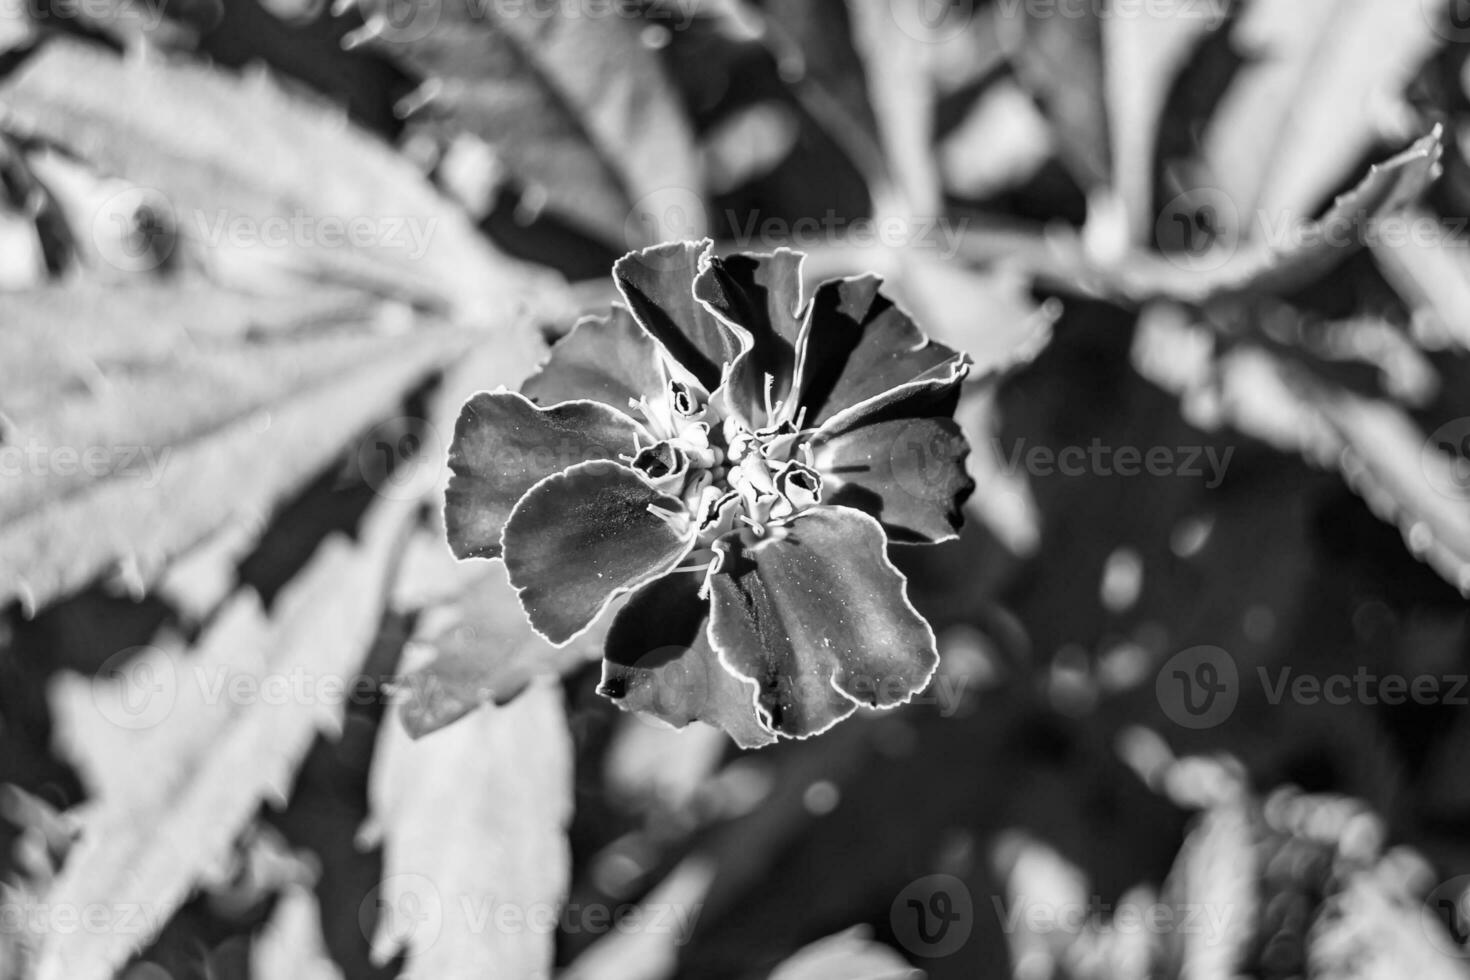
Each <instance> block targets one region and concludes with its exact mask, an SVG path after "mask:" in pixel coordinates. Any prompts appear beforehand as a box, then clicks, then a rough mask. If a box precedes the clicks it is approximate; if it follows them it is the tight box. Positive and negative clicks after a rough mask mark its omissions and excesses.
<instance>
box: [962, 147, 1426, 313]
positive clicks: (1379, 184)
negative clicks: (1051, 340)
mask: <svg viewBox="0 0 1470 980" xmlns="http://www.w3.org/2000/svg"><path fill="white" fill-rule="evenodd" d="M1443 154H1444V146H1443V142H1442V139H1441V134H1440V131H1439V130H1438V129H1437V128H1436V130H1435V131H1434V132H1432V133H1430V134H1429V135H1427V136H1424V137H1422V138H1421V139H1419V140H1418V141H1416V142H1415V143H1414V144H1413V145H1412V146H1410V147H1408V148H1407V149H1405V150H1404V151H1403V152H1402V153H1399V154H1397V155H1396V156H1394V157H1391V158H1390V159H1388V160H1385V161H1383V162H1382V163H1379V164H1376V165H1374V166H1373V167H1371V168H1370V169H1369V171H1368V174H1367V176H1365V177H1364V178H1363V180H1362V181H1360V182H1359V184H1358V185H1357V186H1356V187H1355V188H1353V190H1351V191H1350V192H1348V193H1347V194H1344V195H1342V196H1341V197H1339V198H1338V199H1337V200H1336V201H1334V202H1333V205H1332V207H1331V208H1330V209H1329V210H1328V211H1327V212H1326V213H1325V214H1323V215H1322V216H1321V217H1320V218H1318V219H1316V220H1313V221H1304V220H1301V219H1300V218H1299V217H1296V216H1293V215H1291V214H1289V213H1286V212H1282V213H1281V214H1278V215H1275V216H1274V217H1273V218H1272V222H1273V224H1272V228H1273V230H1274V232H1275V233H1274V234H1272V235H1271V236H1268V239H1267V240H1242V239H1241V238H1239V237H1237V236H1236V235H1235V234H1233V233H1232V234H1224V235H1222V236H1220V238H1219V240H1218V241H1216V242H1215V243H1214V245H1213V246H1212V249H1200V250H1197V251H1190V252H1185V251H1181V252H1177V253H1175V254H1172V255H1166V256H1162V257H1161V256H1158V255H1156V254H1154V253H1150V252H1131V253H1129V254H1127V255H1125V256H1123V257H1121V258H1110V259H1108V260H1107V261H1105V262H1104V261H1099V260H1098V258H1097V257H1095V256H1093V255H1092V254H1090V253H1089V251H1088V250H1087V248H1086V247H1085V246H1084V244H1083V241H1082V239H1081V238H1080V237H1078V236H1076V235H1073V234H1070V233H1066V232H1062V233H1056V232H1051V231H1050V230H1048V231H1046V232H1041V231H1038V232H1035V233H1014V232H1013V233H994V232H990V231H987V230H985V229H980V230H975V231H972V230H970V229H968V228H964V229H961V231H962V235H961V239H960V243H959V246H958V249H959V254H960V255H961V256H963V257H965V258H966V259H969V260H970V261H973V262H981V261H1006V262H1009V263H1010V264H1011V265H1012V266H1014V267H1015V268H1016V269H1018V270H1021V271H1024V272H1027V273H1029V274H1032V275H1034V276H1036V277H1037V279H1038V280H1039V281H1041V282H1042V283H1044V284H1045V285H1047V286H1049V287H1052V288H1057V289H1061V290H1064V291H1067V292H1072V293H1077V294H1081V295H1085V296H1102V297H1107V298H1110V299H1116V300H1118V301H1127V302H1135V303H1136V302H1141V301H1144V300H1149V299H1159V298H1162V299H1172V300H1176V301H1179V302H1182V303H1188V304H1192V305H1205V304H1209V303H1213V302H1217V301H1221V300H1227V299H1238V298H1240V297H1242V296H1248V295H1249V294H1251V293H1261V294H1279V293H1284V292H1289V291H1291V290H1294V289H1298V288H1301V287H1302V286H1305V285H1308V284H1310V283H1312V282H1313V281H1315V280H1316V279H1319V278H1321V277H1323V276H1325V275H1326V274H1327V273H1329V272H1331V271H1332V270H1333V269H1334V268H1335V267H1336V266H1337V265H1338V264H1339V263H1341V262H1342V261H1343V260H1345V259H1346V258H1348V257H1349V256H1350V255H1352V254H1353V253H1354V252H1355V251H1357V250H1358V249H1359V248H1360V247H1362V246H1363V244H1365V242H1364V235H1363V234H1362V232H1363V231H1364V229H1365V228H1368V227H1371V226H1372V223H1373V222H1375V221H1378V220H1380V219H1382V218H1383V217H1384V216H1386V215H1389V214H1393V213H1394V212H1396V211H1398V210H1400V209H1402V208H1404V207H1406V206H1407V205H1409V204H1410V203H1412V202H1413V201H1415V200H1417V199H1418V198H1419V197H1421V196H1422V195H1423V194H1424V193H1425V192H1426V191H1427V190H1428V188H1429V186H1430V185H1431V184H1432V183H1433V181H1434V180H1435V179H1436V178H1437V177H1438V176H1439V172H1440V160H1441V158H1442V156H1443ZM1183 200H1184V199H1182V198H1181V201H1183ZM1209 201H1210V199H1209V198H1208V197H1207V196H1206V197H1202V198H1201V199H1200V201H1199V202H1196V203H1197V204H1198V207H1197V208H1196V209H1195V210H1194V211H1191V209H1190V208H1189V207H1188V206H1185V205H1183V204H1181V206H1180V208H1179V210H1178V211H1177V212H1176V216H1177V217H1178V218H1179V219H1181V220H1182V221H1183V222H1184V223H1186V224H1191V223H1192V222H1193V220H1194V218H1193V217H1192V215H1193V214H1197V213H1198V212H1199V211H1200V210H1202V209H1205V208H1208V207H1210V203H1209ZM1191 226H1192V224H1191Z"/></svg>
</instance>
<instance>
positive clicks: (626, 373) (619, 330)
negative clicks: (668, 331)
mask: <svg viewBox="0 0 1470 980" xmlns="http://www.w3.org/2000/svg"><path fill="white" fill-rule="evenodd" d="M662 357H663V352H662V351H660V350H659V346H658V342H657V341H656V340H654V339H653V338H652V337H650V336H649V335H648V332H647V331H645V330H644V329H643V328H642V327H640V326H639V325H638V322H637V321H636V320H634V319H633V314H631V313H629V312H628V311H627V310H626V309H624V308H623V307H621V306H614V307H613V308H612V310H611V311H610V312H609V313H606V314H604V315H602V316H589V317H584V318H583V319H581V320H579V321H577V325H576V326H575V327H573V328H572V332H571V333H569V334H567V335H566V336H565V337H563V338H562V339H561V340H558V341H557V342H556V344H555V345H553V346H552V348H551V356H550V357H548V358H547V359H546V362H545V363H544V364H542V365H541V367H540V368H539V369H538V370H537V371H536V373H535V374H533V375H531V377H529V378H528V379H526V383H525V384H523V385H521V394H523V395H525V396H526V397H527V398H529V399H531V400H532V401H533V402H536V403H537V404H538V405H555V404H556V403H557V402H565V401H572V400H573V399H578V398H589V399H592V400H593V401H599V402H603V403H605V404H608V405H612V406H614V407H615V408H626V407H627V405H628V403H629V402H630V401H636V400H637V399H639V398H642V397H644V396H645V395H647V396H649V397H659V396H662V395H663V394H664V388H665V386H666V381H665V380H664V373H663V369H662V368H661V367H660V366H659V360H660V359H661V358H662Z"/></svg>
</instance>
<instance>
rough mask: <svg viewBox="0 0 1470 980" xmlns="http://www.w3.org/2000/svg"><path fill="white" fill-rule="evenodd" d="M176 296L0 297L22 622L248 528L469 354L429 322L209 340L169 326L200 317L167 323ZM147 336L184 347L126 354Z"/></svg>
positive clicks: (235, 301) (6, 577)
mask: <svg viewBox="0 0 1470 980" xmlns="http://www.w3.org/2000/svg"><path fill="white" fill-rule="evenodd" d="M173 295H175V294H174V292H173V291H172V290H170V289H169V288H168V287H167V286H164V285H150V286H148V287H146V288H143V289H120V290H90V289H81V290H72V289H68V288H66V287H53V288H51V289H47V290H44V291H41V292H38V293H30V294H23V295H20V296H13V297H11V298H9V299H8V300H7V301H6V305H7V309H8V310H9V311H10V312H11V314H12V317H13V319H12V321H11V324H10V329H11V330H12V331H13V332H9V333H7V338H6V340H5V341H4V342H0V349H3V350H4V352H5V353H9V354H14V355H17V356H15V357H13V358H7V359H5V361H4V363H3V364H0V384H3V393H0V410H3V411H4V412H5V413H6V415H7V417H8V430H9V431H8V433H7V441H8V443H10V444H11V445H12V447H13V453H21V454H23V459H25V460H31V461H32V462H31V463H30V464H25V463H23V464H22V466H21V468H22V470H23V473H22V475H20V476H19V477H17V478H16V479H11V480H7V481H6V482H5V484H4V487H3V492H0V516H3V518H4V520H3V523H0V601H5V600H10V599H14V598H20V599H21V600H22V601H23V602H24V603H25V604H26V605H27V606H29V607H31V608H35V607H36V606H39V605H44V604H46V603H48V602H50V601H52V600H53V599H55V598H57V597H59V596H62V595H65V594H67V593H68V592H71V591H74V590H75V589H77V588H80V587H81V586H83V585H85V584H87V583H88V582H90V581H91V580H92V579H94V578H96V577H97V576H99V575H101V574H103V573H105V572H107V571H108V570H110V569H111V568H112V567H114V565H115V564H116V563H118V562H125V563H126V564H127V565H128V566H129V567H130V569H131V573H132V575H133V576H134V578H135V579H136V583H135V584H137V585H140V586H146V585H147V584H148V583H149V582H151V581H153V580H154V579H155V578H156V577H157V575H158V574H159V572H160V571H161V570H162V569H163V568H164V566H165V565H166V564H167V562H168V561H169V560H170V559H171V558H173V557H174V556H175V555H177V554H179V553H180V552H182V551H184V550H186V549H188V548H190V547H193V546H194V545H196V544H198V543H199V542H201V541H202V540H203V539H204V538H205V537H207V536H208V535H209V534H211V533H213V532H214V531H215V530H217V529H218V528H220V527H221V526H223V525H224V524H226V523H229V522H233V521H240V520H245V521H258V520H260V519H262V518H263V517H264V516H265V515H266V514H267V513H268V512H269V511H270V510H271V508H272V507H274V506H275V505H276V504H277V503H278V502H279V501H280V500H281V499H282V498H283V497H284V496H285V495H286V494H288V493H290V492H292V490H294V489H295V488H296V487H298V486H300V485H301V484H302V483H304V482H305V481H306V480H307V479H308V478H310V477H311V476H313V475H315V474H316V473H317V472H319V471H320V470H321V469H322V468H323V467H324V466H325V465H326V464H327V463H328V462H329V461H330V460H332V459H333V458H334V457H336V456H337V455H338V454H339V453H340V452H341V451H342V448H343V447H344V446H347V445H350V444H351V441H352V439H353V438H354V437H355V436H357V435H359V434H360V433H361V432H363V431H364V430H366V429H367V428H368V427H369V426H370V425H371V424H372V422H373V421H374V420H375V419H378V418H380V417H381V416H382V415H384V414H386V413H387V412H388V411H389V410H390V409H391V407H392V406H393V405H395V404H396V403H397V402H398V401H399V400H400V399H401V398H402V397H403V395H404V394H405V392H406V391H407V390H409V389H410V388H411V387H412V386H414V385H415V384H417V383H418V382H419V381H421V380H422V379H424V378H425V377H427V376H428V374H429V373H430V372H432V371H434V370H435V369H437V368H438V367H440V366H441V365H442V364H444V363H445V362H446V361H448V360H449V359H450V358H452V357H454V356H455V355H456V354H458V353H460V352H461V351H463V350H464V349H465V348H466V347H467V346H468V345H469V340H468V338H467V337H466V335H465V334H464V333H463V332H461V331H457V330H451V329H447V328H444V327H442V326H441V327H439V328H437V329H435V328H428V329H424V330H422V331H421V332H419V333H417V334H398V333H392V332H390V333H387V334H381V333H375V332H371V331H368V332H363V331H361V330H360V329H356V330H353V329H349V330H342V329H340V325H339V329H335V330H328V331H324V332H322V333H320V334H312V333H308V334H307V335H306V336H284V335H283V336H279V337H277V338H275V339H274V340H271V341H268V342H260V343H251V342H249V341H247V340H245V339H243V338H239V339H234V340H225V341H224V342H220V343H217V344H216V343H210V342H209V340H208V339H207V333H208V332H207V331H195V330H194V329H193V324H192V323H191V322H190V321H188V320H180V319H178V317H179V315H180V314H182V315H184V316H188V315H190V314H191V313H193V312H194V310H195V309H197V307H191V306H190V305H189V304H187V303H183V304H181V305H180V306H179V307H178V308H177V309H170V308H169V304H170V298H171V297H172V296H173ZM185 295H187V294H185ZM210 302H211V303H212V304H213V305H215V307H216V309H217V313H216V317H217V322H219V321H233V322H235V323H249V322H253V319H252V313H251V311H252V310H254V309H260V307H257V306H255V305H254V302H253V301H252V300H251V299H249V298H248V297H241V296H236V295H232V294H226V293H221V292H218V291H215V292H213V293H212V294H210ZM276 309H278V307H277V306H276V305H275V304H266V305H265V307H264V310H265V311H267V315H272V313H271V312H269V311H274V310H276ZM273 315H277V316H278V315H279V314H278V313H275V314H273ZM350 320H355V317H351V318H350ZM99 326H100V327H102V328H105V327H108V326H110V327H111V328H112V329H113V330H115V331H116V333H117V335H118V339H116V340H114V339H113V338H110V337H108V336H107V335H106V333H105V329H99ZM353 326H355V324H353ZM280 329H281V328H279V326H278V325H276V326H272V327H268V328H267V329H266V330H265V333H267V334H269V333H271V332H273V331H280ZM150 331H153V332H156V334H157V337H158V340H159V342H162V343H164V344H167V343H168V342H170V341H172V342H174V343H175V344H177V342H178V341H179V340H181V339H183V338H190V337H192V338H194V339H195V341H196V342H195V343H194V344H193V345H183V346H179V347H178V348H177V349H176V350H175V351H174V352H172V353H170V352H167V348H166V347H154V342H151V341H144V342H141V343H138V344H137V345H136V346H135V347H134V346H133V345H131V344H130V343H129V341H128V338H131V337H135V336H142V335H145V334H147V333H148V332H150ZM281 332H282V333H283V334H284V333H287V332H288V331H281ZM12 343H13V344H14V346H12ZM89 453H91V454H93V455H92V456H91V457H90V458H91V459H92V460H93V462H92V463H90V464H87V463H86V462H85V461H86V460H87V459H88V458H89V457H88V454H89Z"/></svg>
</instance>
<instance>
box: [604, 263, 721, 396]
mask: <svg viewBox="0 0 1470 980" xmlns="http://www.w3.org/2000/svg"><path fill="white" fill-rule="evenodd" d="M713 249H714V243H712V242H711V241H710V240H709V239H707V238H706V239H704V240H703V241H699V242H668V243H665V244H663V245H655V246H653V247H651V248H645V249H643V250H642V251H641V252H630V253H629V254H627V255H625V256H623V257H622V258H621V259H618V261H617V263H616V264H615V265H613V279H614V280H615V281H616V282H617V284H618V291H619V292H621V293H622V294H623V299H624V300H625V301H626V302H627V304H628V308H629V309H630V310H632V311H633V315H634V316H635V317H637V319H638V322H639V323H640V324H642V325H643V328H644V329H645V330H647V331H648V332H649V333H650V334H652V335H653V337H654V339H655V340H657V341H658V342H659V343H661V344H663V346H664V350H666V351H668V353H669V355H670V356H671V357H672V358H673V359H674V360H675V361H676V362H678V363H679V364H680V365H681V366H682V367H683V368H684V369H685V370H686V371H688V372H689V373H690V374H691V375H693V376H694V378H695V380H697V381H698V382H699V383H700V384H702V385H704V387H705V390H706V391H714V390H715V389H716V388H718V387H719V385H720V381H721V379H722V377H723V373H724V368H725V365H726V364H728V363H730V362H732V361H734V360H735V358H736V357H738V356H739V355H740V354H742V353H743V352H744V351H745V350H746V348H747V347H749V346H750V335H749V334H748V333H746V331H745V330H744V329H743V328H740V327H734V328H732V327H731V326H730V325H728V324H726V323H723V322H721V320H720V318H719V317H717V316H715V315H714V313H712V312H711V311H710V309H709V308H708V307H707V306H705V305H704V304H703V303H701V302H700V301H699V300H697V299H695V298H694V279H695V277H696V276H698V275H699V273H700V272H701V270H702V269H703V268H704V265H705V263H707V262H708V261H709V259H710V257H711V254H712V252H713Z"/></svg>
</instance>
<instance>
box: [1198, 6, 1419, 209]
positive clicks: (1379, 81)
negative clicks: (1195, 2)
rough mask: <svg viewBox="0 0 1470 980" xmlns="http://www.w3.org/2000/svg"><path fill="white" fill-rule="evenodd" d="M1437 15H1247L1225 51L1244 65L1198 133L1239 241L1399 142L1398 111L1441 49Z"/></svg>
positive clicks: (1263, 10) (1398, 11)
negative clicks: (1231, 49) (1383, 144)
mask: <svg viewBox="0 0 1470 980" xmlns="http://www.w3.org/2000/svg"><path fill="white" fill-rule="evenodd" d="M1440 7H1441V0H1428V2H1426V3H1403V2H1401V0H1348V2H1342V0H1257V2H1254V3H1251V4H1249V5H1247V9H1246V11H1245V13H1244V14H1243V15H1242V16H1241V17H1240V19H1239V20H1238V21H1237V22H1236V23H1235V28H1234V32H1233V35H1232V40H1233V41H1234V43H1235V46H1236V47H1237V48H1239V49H1240V50H1241V51H1243V52H1244V53H1245V55H1246V56H1247V58H1248V59H1250V60H1248V61H1247V64H1246V65H1245V66H1244V67H1242V68H1241V70H1240V72H1239V73H1238V75H1237V76H1236V78H1235V79H1234V81H1233V83H1232V85H1231V87H1230V88H1229V90H1228V91H1227V92H1226V94H1225V96H1224V98H1223V100H1222V101H1221V103H1220V105H1219V107H1218V109H1217V111H1216V112H1215V115H1214V116H1213V118H1212V119H1211V120H1210V123H1209V125H1208V126H1207V128H1206V130H1205V133H1204V159H1205V165H1206V167H1207V171H1208V176H1206V177H1205V178H1204V182H1206V183H1208V184H1210V185H1211V186H1213V187H1215V188H1218V189H1219V190H1220V191H1222V192H1223V193H1224V194H1225V196H1226V197H1227V198H1228V199H1229V200H1230V201H1231V202H1232V203H1233V205H1234V207H1235V209H1236V211H1237V212H1238V216H1239V220H1240V223H1241V224H1240V230H1241V231H1243V232H1244V233H1245V234H1246V235H1250V234H1251V233H1252V231H1253V230H1254V227H1255V222H1256V219H1257V217H1258V216H1261V215H1264V216H1268V217H1270V216H1275V215H1290V216H1299V215H1303V214H1306V213H1308V212H1310V211H1311V210H1312V209H1314V208H1316V207H1317V206H1319V205H1320V203H1321V202H1322V200H1323V199H1325V198H1326V196H1327V195H1328V194H1330V193H1331V192H1332V190H1333V189H1334V188H1336V187H1337V186H1339V185H1340V184H1341V182H1342V181H1343V180H1345V179H1346V178H1347V177H1348V176H1350V174H1351V173H1352V168H1353V167H1356V166H1358V165H1359V163H1360V161H1361V160H1362V159H1363V157H1364V155H1365V154H1367V153H1369V152H1370V151H1372V150H1373V149H1374V148H1375V146H1377V145H1378V143H1379V142H1380V141H1382V140H1383V139H1384V138H1385V137H1387V138H1388V139H1389V140H1397V139H1398V138H1401V137H1402V135H1403V133H1402V128H1403V126H1404V125H1405V123H1404V117H1405V116H1406V115H1407V113H1406V112H1405V111H1404V110H1403V109H1402V108H1400V106H1401V103H1400V102H1399V100H1401V99H1402V93H1403V92H1404V89H1405V88H1406V87H1407V85H1408V83H1409V81H1410V80H1411V79H1412V78H1413V76H1414V74H1415V73H1416V72H1417V71H1418V69H1419V68H1420V66H1421V65H1423V63H1424V62H1425V61H1426V60H1428V58H1429V56H1430V55H1431V54H1432V53H1433V52H1434V50H1435V48H1436V47H1438V45H1439V44H1440V39H1439V37H1438V36H1437V35H1436V33H1435V26H1436V24H1435V21H1434V18H1435V17H1436V16H1438V13H1439V9H1440ZM1395 111H1397V117H1395ZM1385 120H1391V121H1392V122H1391V125H1390V126H1389V127H1388V128H1387V130H1386V129H1385V126H1384V121H1385ZM1410 125H1412V124H1410Z"/></svg>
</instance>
